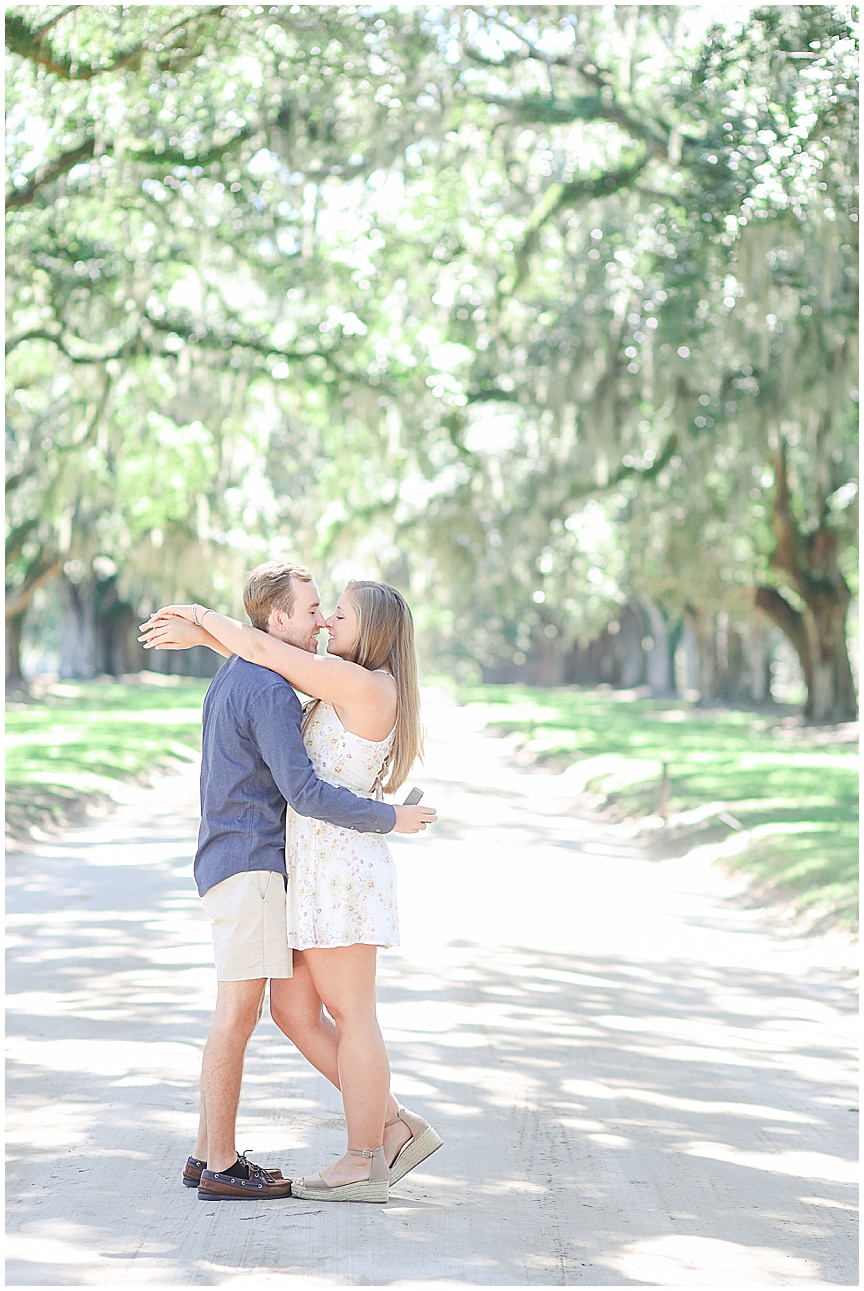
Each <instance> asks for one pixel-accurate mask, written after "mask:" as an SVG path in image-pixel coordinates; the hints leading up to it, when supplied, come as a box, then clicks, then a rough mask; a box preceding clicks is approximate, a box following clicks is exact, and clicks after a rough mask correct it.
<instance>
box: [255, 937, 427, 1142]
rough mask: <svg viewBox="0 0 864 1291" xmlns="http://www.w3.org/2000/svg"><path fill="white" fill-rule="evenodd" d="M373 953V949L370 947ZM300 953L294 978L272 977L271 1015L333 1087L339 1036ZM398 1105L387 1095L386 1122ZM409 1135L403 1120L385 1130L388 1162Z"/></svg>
mask: <svg viewBox="0 0 864 1291" xmlns="http://www.w3.org/2000/svg"><path fill="white" fill-rule="evenodd" d="M371 949H373V950H374V947H371ZM304 953H305V952H303V951H301V950H295V951H294V976H293V977H279V978H273V980H272V981H271V983H270V1016H271V1017H272V1019H273V1021H274V1022H275V1023H276V1025H277V1027H278V1028H279V1030H280V1031H281V1032H282V1033H283V1034H284V1035H286V1036H287V1037H288V1039H289V1040H290V1041H291V1043H292V1044H293V1045H295V1046H296V1047H297V1048H298V1049H299V1050H300V1052H301V1053H302V1055H303V1057H304V1058H305V1059H306V1061H307V1062H308V1063H310V1064H311V1066H313V1067H314V1068H315V1069H316V1071H320V1073H321V1075H322V1076H324V1077H325V1078H326V1079H327V1080H329V1081H330V1084H331V1085H335V1086H336V1088H337V1089H339V1088H340V1085H339V1059H338V1049H339V1033H338V1031H337V1030H336V1027H335V1026H334V1024H333V1022H332V1021H331V1019H330V1018H329V1017H328V1016H327V1014H326V1013H325V1012H324V1006H323V1004H322V1002H321V997H320V995H319V994H318V992H317V991H316V989H315V984H314V982H313V981H312V974H311V973H310V972H309V967H308V965H307V963H306V960H305V958H304ZM398 1110H399V1104H398V1103H397V1101H396V1099H395V1098H394V1097H393V1095H392V1094H390V1093H388V1096H387V1109H386V1119H387V1120H388V1121H390V1120H393V1118H394V1117H395V1116H396V1113H397V1112H398ZM410 1137H411V1132H410V1130H409V1129H408V1128H407V1126H406V1125H405V1123H404V1121H396V1123H395V1125H391V1126H389V1127H388V1128H387V1129H386V1130H385V1131H384V1150H385V1152H386V1154H387V1160H388V1161H389V1162H392V1161H394V1160H395V1158H396V1155H397V1153H398V1152H399V1149H400V1148H401V1147H402V1146H403V1145H404V1144H405V1143H407V1141H408V1139H409V1138H410Z"/></svg>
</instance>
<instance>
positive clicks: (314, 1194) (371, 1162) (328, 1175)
mask: <svg viewBox="0 0 864 1291" xmlns="http://www.w3.org/2000/svg"><path fill="white" fill-rule="evenodd" d="M389 1179H390V1169H389V1166H388V1165H387V1158H386V1157H385V1155H384V1149H383V1147H380V1148H356V1149H355V1148H349V1149H348V1151H347V1153H346V1154H345V1156H344V1157H342V1158H341V1159H340V1160H339V1161H336V1162H334V1164H333V1165H331V1166H328V1167H327V1169H326V1170H322V1172H321V1174H315V1175H311V1176H310V1177H308V1178H305V1179H295V1180H294V1183H293V1185H292V1193H293V1195H294V1196H295V1197H302V1198H304V1199H305V1200H307V1201H373V1202H385V1201H386V1200H387V1196H388V1189H389Z"/></svg>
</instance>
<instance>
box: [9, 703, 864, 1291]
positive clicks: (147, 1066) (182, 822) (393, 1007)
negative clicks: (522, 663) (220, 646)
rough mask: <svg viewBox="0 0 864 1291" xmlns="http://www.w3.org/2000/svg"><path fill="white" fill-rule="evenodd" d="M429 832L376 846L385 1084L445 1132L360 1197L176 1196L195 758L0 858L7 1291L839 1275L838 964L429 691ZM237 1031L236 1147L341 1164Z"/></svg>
mask: <svg viewBox="0 0 864 1291" xmlns="http://www.w3.org/2000/svg"><path fill="white" fill-rule="evenodd" d="M428 717H429V720H430V726H431V731H432V737H433V738H432V740H431V752H430V757H429V759H428V761H427V768H426V770H425V772H424V773H423V776H422V779H421V781H420V782H421V783H422V784H423V785H424V787H425V788H426V790H427V799H428V801H430V802H432V803H434V804H435V805H436V806H437V807H438V809H439V813H440V816H441V822H440V824H439V825H438V826H437V827H436V829H435V833H434V835H433V836H431V837H428V838H422V839H402V840H399V839H395V840H394V852H395V855H396V856H397V861H398V865H399V875H400V880H399V881H400V900H401V921H402V939H403V944H402V947H401V949H400V950H398V951H391V952H387V953H385V954H383V955H382V958H381V990H380V998H381V1008H380V1016H381V1021H382V1025H383V1028H384V1032H385V1036H386V1038H387V1042H388V1046H389V1049H390V1053H391V1060H392V1064H393V1084H394V1089H395V1091H396V1093H397V1094H398V1095H399V1097H400V1098H401V1099H402V1100H403V1101H404V1102H406V1103H408V1105H409V1106H412V1107H414V1108H416V1109H417V1110H418V1111H420V1112H422V1113H424V1114H425V1115H427V1116H428V1117H429V1118H430V1119H431V1120H432V1121H433V1122H434V1124H435V1125H436V1126H437V1128H438V1129H439V1130H440V1132H441V1133H442V1134H443V1136H444V1138H445V1147H444V1148H443V1149H442V1150H441V1151H440V1152H438V1153H436V1155H435V1156H433V1157H432V1158H430V1160H429V1162H428V1163H427V1164H426V1167H425V1168H423V1167H421V1168H420V1169H419V1170H417V1171H415V1172H414V1173H413V1174H411V1175H408V1176H407V1177H406V1179H404V1180H403V1181H402V1183H401V1184H399V1185H398V1186H397V1187H396V1188H395V1189H394V1192H393V1194H392V1196H391V1200H390V1202H389V1204H388V1205H387V1206H369V1205H366V1206H363V1205H356V1204H355V1205H335V1204H330V1205H327V1204H325V1203H319V1204H313V1203H308V1202H303V1201H297V1200H287V1201H283V1202H275V1203H271V1204H269V1205H268V1204H266V1203H251V1202H250V1203H246V1202H241V1203H236V1204H233V1205H224V1204H223V1205H218V1204H216V1205H214V1204H207V1203H204V1202H201V1201H198V1200H197V1196H196V1193H195V1192H194V1191H191V1190H186V1189H184V1188H183V1187H182V1186H181V1185H180V1169H181V1167H182V1163H183V1161H184V1159H185V1157H186V1155H187V1153H188V1152H189V1150H190V1149H191V1144H192V1138H193V1132H194V1126H195V1107H196V1083H197V1073H198V1066H199V1062H200V1054H201V1048H202V1045H203V1041H204V1039H205V1036H206V1030H207V1025H208V1018H209V1012H210V1009H211V1007H212V1000H213V996H214V982H213V971H212V967H211V962H210V946H209V931H208V925H207V924H206V922H205V921H204V919H203V916H202V915H201V913H200V912H199V910H198V907H197V898H196V897H195V894H194V889H193V887H192V883H191V870H190V863H191V853H192V850H193V842H194V836H195V831H196V828H197V804H196V778H195V774H194V771H193V772H192V773H189V774H184V775H182V776H175V777H172V778H170V779H166V780H164V781H162V782H161V783H160V784H159V785H158V786H157V787H156V788H154V789H149V790H146V791H145V790H142V791H136V792H134V793H130V794H129V795H128V799H129V800H128V801H127V802H126V804H125V805H123V806H122V807H120V808H119V809H118V810H117V812H116V813H115V814H114V815H113V816H111V817H110V818H108V819H105V820H102V821H100V822H98V823H96V824H93V825H91V826H89V827H87V828H85V829H80V830H77V831H75V832H70V833H68V834H66V835H64V836H63V837H62V838H60V839H59V840H55V841H52V842H50V843H45V844H44V845H40V846H39V847H38V849H37V850H35V851H34V852H33V853H32V854H30V855H17V856H14V857H12V858H11V859H10V863H9V877H10V894H9V906H8V909H9V923H10V932H11V934H12V948H11V952H10V957H9V967H8V976H7V982H8V988H9V992H10V1002H9V1008H10V1011H9V1014H8V1034H9V1042H10V1065H9V1071H10V1083H9V1090H8V1094H9V1103H8V1109H9V1130H8V1145H9V1149H10V1156H11V1169H10V1175H9V1184H8V1192H7V1199H8V1204H9V1211H10V1217H9V1223H8V1228H7V1242H6V1254H7V1260H8V1266H7V1280H6V1285H8V1286H20V1285H31V1286H32V1285H42V1286H108V1285H130V1284H132V1285H139V1284H147V1285H154V1286H189V1285H194V1286H198V1285H205V1286H240V1285H241V1284H243V1285H246V1284H248V1283H249V1282H251V1283H253V1284H257V1283H266V1284H267V1285H268V1286H271V1285H272V1286H277V1287H278V1286H282V1287H286V1288H287V1287H291V1288H295V1287H298V1288H299V1287H306V1286H309V1287H319V1286H320V1287H323V1286H329V1285H334V1284H335V1285H350V1286H354V1285H364V1286H369V1285H371V1286H394V1285H400V1286H410V1287H416V1286H424V1285H427V1284H428V1285H431V1284H432V1283H434V1284H435V1285H436V1286H472V1285H492V1286H501V1285H516V1286H571V1285H573V1286H577V1285H584V1286H724V1287H727V1286H730V1285H735V1284H738V1285H747V1286H752V1285H759V1284H762V1285H771V1286H793V1287H794V1286H802V1287H803V1286H808V1287H813V1286H827V1285H857V1269H856V1266H855V1253H856V1249H857V1242H856V1232H855V1210H854V1206H855V1191H854V1186H855V1178H856V1171H855V1164H854V1155H855V1147H856V1137H857V1117H856V1115H855V1113H854V1111H853V1110H851V1109H854V1107H855V1104H856V1084H855V1072H854V1066H853V1057H854V1053H855V1042H856V1034H855V1024H854V1023H855V1014H854V1007H855V1001H854V997H853V986H852V976H851V971H850V970H849V968H848V967H847V965H848V963H849V962H851V952H850V950H849V947H848V946H847V945H846V943H845V942H844V941H843V940H842V939H840V938H836V939H834V940H821V941H817V942H805V941H803V940H799V939H796V938H793V937H789V936H787V935H785V934H784V933H782V932H781V931H780V930H779V929H776V928H772V925H771V924H770V922H767V921H766V920H765V918H764V917H763V916H761V915H760V914H758V913H757V912H754V911H749V910H746V909H745V908H743V907H742V906H741V905H740V904H739V903H738V902H737V901H736V900H735V899H734V895H733V894H732V890H731V888H730V886H729V885H728V884H727V883H726V882H725V880H723V878H722V876H720V875H719V874H717V873H715V872H714V871H713V870H712V869H711V867H710V866H709V865H708V863H707V862H706V861H705V860H704V859H700V858H699V857H698V856H690V857H686V856H685V857H683V858H679V859H676V860H669V861H648V860H646V859H644V858H643V856H642V855H641V854H640V852H639V849H638V847H637V846H636V845H635V843H633V842H632V841H631V840H629V839H628V837H627V835H626V834H625V833H624V832H623V831H622V830H620V829H619V830H616V829H612V828H611V827H608V826H603V825H601V824H599V823H598V822H597V821H596V820H592V819H591V817H590V815H589V814H588V813H587V812H586V811H585V810H584V809H583V808H582V807H581V805H580V803H579V802H578V801H574V800H573V798H572V796H569V795H568V792H567V780H566V776H564V777H556V776H549V775H542V774H538V773H533V772H531V771H529V770H526V769H520V768H519V767H518V766H517V765H516V764H515V762H514V761H513V759H512V758H511V757H510V756H509V755H508V751H507V748H506V746H505V745H504V744H503V743H502V742H501V741H499V740H496V739H494V738H493V737H491V736H487V735H483V734H482V733H481V732H479V731H478V730H477V729H476V719H473V718H472V717H471V715H470V714H469V713H466V712H464V711H459V710H456V709H454V708H453V707H452V706H448V704H447V703H446V701H444V700H443V699H439V701H438V702H437V703H436V704H434V705H432V706H431V708H430V710H429V712H428ZM342 1134H343V1128H342V1120H341V1111H340V1105H339V1101H338V1096H337V1095H336V1094H335V1092H334V1091H332V1090H331V1089H330V1088H329V1087H328V1086H327V1085H326V1084H325V1082H324V1081H323V1080H322V1079H321V1077H319V1076H318V1075H317V1073H315V1072H312V1071H311V1070H310V1069H309V1068H308V1067H307V1066H306V1064H305V1063H304V1062H303V1060H302V1059H301V1058H300V1057H299V1055H297V1054H296V1052H294V1051H293V1050H292V1049H291V1048H290V1046H289V1045H288V1044H287V1043H286V1042H285V1041H284V1040H283V1039H282V1037H281V1035H280V1033H279V1032H277V1031H276V1029H275V1028H274V1026H273V1024H272V1023H271V1022H270V1021H269V1020H266V1021H264V1022H262V1024H261V1026H260V1027H259V1028H258V1030H257V1031H256V1033H255V1036H254V1037H253V1041H252V1045H251V1048H250V1052H249V1057H248V1060H247V1066H246V1080H245V1085H244V1098H243V1102H242V1105H241V1116H240V1125H239V1136H238V1146H239V1147H240V1148H241V1149H247V1148H251V1149H254V1155H255V1157H256V1159H258V1160H261V1161H263V1162H264V1163H265V1164H266V1163H272V1164H278V1165H281V1166H282V1168H283V1170H285V1172H286V1173H289V1174H290V1173H294V1174H302V1173H304V1172H305V1173H311V1172H312V1170H314V1169H315V1168H317V1167H318V1166H320V1165H321V1164H323V1163H325V1162H326V1161H328V1160H330V1159H333V1158H334V1157H335V1156H336V1155H337V1154H338V1153H339V1151H340V1150H341V1144H342Z"/></svg>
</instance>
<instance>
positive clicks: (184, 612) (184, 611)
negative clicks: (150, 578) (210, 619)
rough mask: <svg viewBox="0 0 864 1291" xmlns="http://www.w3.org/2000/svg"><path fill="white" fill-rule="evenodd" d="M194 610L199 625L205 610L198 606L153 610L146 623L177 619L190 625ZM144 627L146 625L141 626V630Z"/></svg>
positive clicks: (166, 606)
mask: <svg viewBox="0 0 864 1291" xmlns="http://www.w3.org/2000/svg"><path fill="white" fill-rule="evenodd" d="M196 609H197V610H198V622H199V623H200V622H201V615H202V614H203V613H204V609H205V607H204V606H203V605H198V606H195V605H163V606H162V608H161V610H154V612H153V613H152V614H151V615H150V618H149V619H148V623H154V622H155V621H156V619H163V618H172V617H173V618H178V619H187V620H188V621H189V622H190V623H194V622H195V610H196ZM146 626H147V624H146V623H142V624H141V627H142V629H143V628H145V627H146Z"/></svg>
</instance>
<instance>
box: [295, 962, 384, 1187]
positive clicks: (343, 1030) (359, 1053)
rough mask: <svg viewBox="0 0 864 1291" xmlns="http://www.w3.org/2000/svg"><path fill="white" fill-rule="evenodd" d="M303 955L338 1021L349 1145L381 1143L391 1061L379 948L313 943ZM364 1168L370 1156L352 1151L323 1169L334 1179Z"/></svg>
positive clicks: (352, 1176)
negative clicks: (383, 1023)
mask: <svg viewBox="0 0 864 1291" xmlns="http://www.w3.org/2000/svg"><path fill="white" fill-rule="evenodd" d="M303 957H304V959H305V961H306V965H307V967H308V969H309V974H310V976H311V979H312V984H313V986H314V988H315V990H316V992H317V994H318V996H319V998H320V999H321V1000H322V1001H323V1002H324V1004H325V1006H326V1008H327V1011H328V1012H329V1013H330V1015H331V1017H332V1018H333V1020H334V1022H335V1024H336V1031H337V1034H338V1042H337V1051H336V1059H337V1068H338V1083H339V1087H340V1089H341V1091H342V1103H343V1106H344V1108H345V1121H346V1124H347V1127H348V1147H349V1148H354V1149H357V1148H360V1149H362V1148H376V1147H380V1146H381V1144H382V1143H383V1141H384V1121H385V1119H386V1118H387V1113H388V1102H389V1099H390V1064H389V1062H388V1060H387V1050H386V1049H385V1047H384V1040H383V1038H382V1035H381V1030H380V1028H379V1026H378V1018H377V1016H376V1012H375V966H376V958H377V948H376V947H375V946H365V945H360V944H358V945H355V946H334V947H332V948H328V949H324V948H321V947H316V948H315V949H311V950H305V951H304V952H303ZM334 1083H335V1082H334ZM368 1173H369V1161H368V1158H363V1157H355V1156H345V1157H343V1158H342V1159H341V1161H337V1162H336V1164H335V1165H334V1166H330V1167H329V1168H328V1169H327V1170H325V1171H323V1172H322V1174H323V1177H324V1179H325V1180H326V1182H327V1183H330V1184H332V1185H336V1184H340V1183H347V1182H353V1181H354V1180H357V1179H363V1178H367V1177H368Z"/></svg>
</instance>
